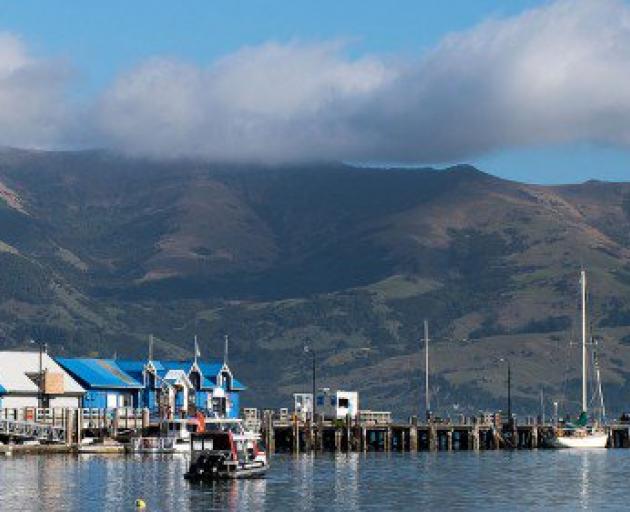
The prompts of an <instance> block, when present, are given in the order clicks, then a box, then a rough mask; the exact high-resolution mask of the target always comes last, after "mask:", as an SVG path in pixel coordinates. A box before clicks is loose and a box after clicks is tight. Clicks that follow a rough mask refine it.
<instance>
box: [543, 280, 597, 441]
mask: <svg viewBox="0 0 630 512" xmlns="http://www.w3.org/2000/svg"><path fill="white" fill-rule="evenodd" d="M580 284H581V288H582V412H581V413H580V417H579V419H578V420H577V422H575V423H574V424H566V425H563V426H558V427H555V428H554V432H553V434H552V435H551V436H550V437H549V438H548V439H546V440H545V444H546V445H547V446H549V447H550V448H606V445H607V444H608V435H607V434H606V432H605V430H604V429H603V428H602V426H601V425H600V424H598V423H597V422H594V423H592V424H589V417H588V403H587V367H588V364H587V332H588V323H587V305H586V272H585V271H584V270H583V271H582V274H581V279H580ZM594 361H595V377H596V379H597V386H598V387H597V389H598V393H599V397H600V400H601V409H602V411H603V410H604V407H603V402H604V399H603V394H602V389H601V379H600V375H599V365H598V362H597V358H596V357H594ZM602 416H603V412H602Z"/></svg>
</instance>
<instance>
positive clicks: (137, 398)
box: [57, 358, 144, 409]
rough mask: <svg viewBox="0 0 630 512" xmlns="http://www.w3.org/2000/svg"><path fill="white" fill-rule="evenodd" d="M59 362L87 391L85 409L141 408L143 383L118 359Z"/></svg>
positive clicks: (84, 398)
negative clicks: (123, 366)
mask: <svg viewBox="0 0 630 512" xmlns="http://www.w3.org/2000/svg"><path fill="white" fill-rule="evenodd" d="M57 362H58V363H59V364H60V365H61V366H62V367H63V368H64V369H65V370H66V371H67V372H68V373H70V374H71V375H72V376H73V377H74V378H75V379H77V381H79V382H80V383H81V385H82V386H83V387H84V388H85V390H86V392H85V396H84V397H83V402H82V404H81V406H82V407H84V408H86V409H87V408H98V409H113V408H116V407H141V392H142V389H143V388H144V386H143V383H142V382H139V381H137V380H136V379H134V378H133V377H132V376H131V375H129V374H128V373H127V372H125V371H124V370H123V369H121V368H120V367H119V366H118V362H117V361H116V360H114V359H87V358H82V359H74V358H58V359H57Z"/></svg>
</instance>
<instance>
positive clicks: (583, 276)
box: [580, 270, 587, 412]
mask: <svg viewBox="0 0 630 512" xmlns="http://www.w3.org/2000/svg"><path fill="white" fill-rule="evenodd" d="M580 281H581V284H582V412H586V410H587V404H586V364H587V362H586V336H587V332H586V331H587V326H586V271H585V270H582V278H581V280H580Z"/></svg>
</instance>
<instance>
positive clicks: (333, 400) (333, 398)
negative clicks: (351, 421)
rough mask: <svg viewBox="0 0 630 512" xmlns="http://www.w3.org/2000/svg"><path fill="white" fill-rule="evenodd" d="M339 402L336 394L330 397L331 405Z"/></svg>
mask: <svg viewBox="0 0 630 512" xmlns="http://www.w3.org/2000/svg"><path fill="white" fill-rule="evenodd" d="M336 404H337V399H336V398H335V397H334V396H331V397H330V405H332V406H333V407H334V406H335V405H336Z"/></svg>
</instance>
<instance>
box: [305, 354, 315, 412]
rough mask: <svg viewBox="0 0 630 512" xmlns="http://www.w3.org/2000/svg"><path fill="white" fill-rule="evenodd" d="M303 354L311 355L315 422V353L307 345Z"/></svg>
mask: <svg viewBox="0 0 630 512" xmlns="http://www.w3.org/2000/svg"><path fill="white" fill-rule="evenodd" d="M304 352H306V353H310V354H311V363H312V377H313V404H312V408H313V422H315V415H316V412H317V400H316V398H315V351H314V350H313V347H311V346H309V345H305V346H304Z"/></svg>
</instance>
